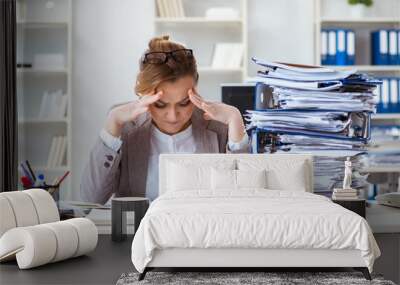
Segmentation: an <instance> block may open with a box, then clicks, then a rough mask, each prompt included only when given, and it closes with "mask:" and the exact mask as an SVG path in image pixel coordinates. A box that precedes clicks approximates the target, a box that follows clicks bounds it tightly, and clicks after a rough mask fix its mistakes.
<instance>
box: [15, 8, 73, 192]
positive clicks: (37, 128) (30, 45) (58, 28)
mask: <svg viewBox="0 0 400 285" xmlns="http://www.w3.org/2000/svg"><path fill="white" fill-rule="evenodd" d="M71 6H72V1H71V0H53V1H45V0H18V1H17V62H25V63H33V59H34V56H35V55H37V54H55V53H57V54H63V56H64V59H65V67H64V68H57V69H54V68H51V67H49V68H44V67H43V68H40V69H37V68H35V66H34V65H33V66H32V67H31V68H18V69H17V98H18V114H19V118H18V135H19V139H18V141H19V142H18V144H19V145H18V148H19V154H18V160H19V162H22V161H24V160H29V161H30V163H31V165H32V168H33V169H34V171H35V172H36V174H39V173H42V174H44V176H45V180H46V182H47V183H52V182H53V180H54V178H56V177H59V176H61V175H62V174H64V172H66V171H70V170H71V106H72V105H71V100H72V94H71V83H72V82H71V62H72V61H71V58H72V49H71V48H72V45H71V38H72V37H71V31H72V7H71ZM59 89H61V90H62V92H63V94H64V96H67V111H66V115H65V117H61V118H54V119H52V118H40V117H39V110H40V105H41V101H42V96H43V94H44V92H45V91H49V92H54V91H55V90H59ZM55 136H66V138H67V143H66V153H65V156H64V158H63V160H62V163H61V165H58V166H55V167H48V165H47V160H48V155H49V151H50V146H51V144H52V140H53V137H55ZM70 188H71V177H70V176H69V177H68V178H67V179H66V180H65V181H64V182H63V184H62V186H61V189H60V197H61V198H62V199H68V197H70V196H69V195H70V193H71V191H70Z"/></svg>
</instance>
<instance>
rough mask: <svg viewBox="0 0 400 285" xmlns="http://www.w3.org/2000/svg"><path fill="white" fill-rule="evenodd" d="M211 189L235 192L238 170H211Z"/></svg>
mask: <svg viewBox="0 0 400 285" xmlns="http://www.w3.org/2000/svg"><path fill="white" fill-rule="evenodd" d="M211 189H212V190H219V189H220V190H221V189H225V190H235V189H236V170H233V169H216V168H214V167H213V168H212V169H211Z"/></svg>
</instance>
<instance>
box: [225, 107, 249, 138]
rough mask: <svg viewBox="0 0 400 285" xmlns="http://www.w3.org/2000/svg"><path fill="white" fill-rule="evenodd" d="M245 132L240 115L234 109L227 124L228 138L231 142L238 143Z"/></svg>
mask: <svg viewBox="0 0 400 285" xmlns="http://www.w3.org/2000/svg"><path fill="white" fill-rule="evenodd" d="M245 132H246V129H245V126H244V123H243V119H242V115H241V114H240V111H239V110H238V109H236V108H235V111H234V112H233V113H232V115H231V117H230V119H229V123H228V138H229V141H231V142H234V143H236V142H240V141H241V140H242V139H243V136H244V134H245Z"/></svg>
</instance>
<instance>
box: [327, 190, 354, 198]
mask: <svg viewBox="0 0 400 285" xmlns="http://www.w3.org/2000/svg"><path fill="white" fill-rule="evenodd" d="M332 199H334V200H357V199H358V194H357V190H356V189H340V188H336V189H334V190H333V194H332Z"/></svg>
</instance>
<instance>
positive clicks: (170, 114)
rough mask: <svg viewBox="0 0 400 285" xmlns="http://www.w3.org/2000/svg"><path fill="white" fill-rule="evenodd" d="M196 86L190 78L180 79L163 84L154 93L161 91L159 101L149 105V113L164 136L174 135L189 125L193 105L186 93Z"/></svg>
mask: <svg viewBox="0 0 400 285" xmlns="http://www.w3.org/2000/svg"><path fill="white" fill-rule="evenodd" d="M195 85H196V83H195V80H194V79H193V77H192V76H185V77H181V78H179V79H178V80H176V81H174V82H163V83H161V84H160V85H159V87H158V88H157V90H156V92H158V91H162V92H163V95H162V96H161V99H160V100H158V101H157V102H155V103H154V104H152V105H150V107H149V111H150V114H151V117H152V119H153V122H154V123H155V124H156V126H157V127H158V129H159V130H160V131H162V132H163V133H166V134H170V135H173V134H176V133H179V132H180V131H181V130H183V129H185V128H186V127H187V126H188V125H189V124H190V118H191V117H192V113H193V109H194V105H193V104H192V102H191V101H190V99H189V95H188V91H189V89H192V88H194V87H195Z"/></svg>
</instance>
